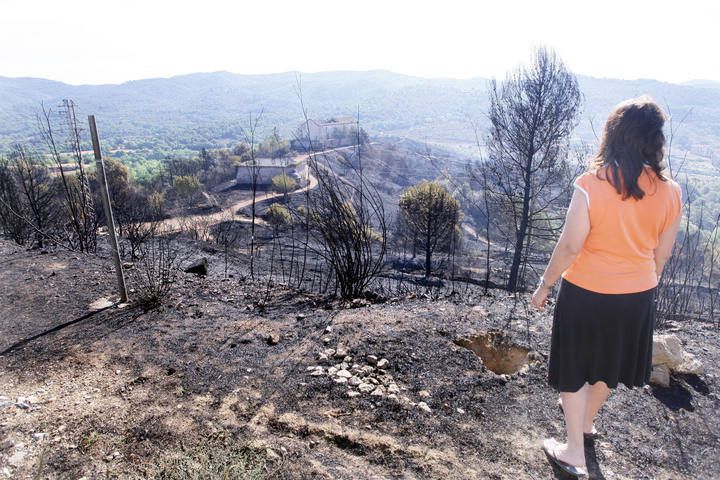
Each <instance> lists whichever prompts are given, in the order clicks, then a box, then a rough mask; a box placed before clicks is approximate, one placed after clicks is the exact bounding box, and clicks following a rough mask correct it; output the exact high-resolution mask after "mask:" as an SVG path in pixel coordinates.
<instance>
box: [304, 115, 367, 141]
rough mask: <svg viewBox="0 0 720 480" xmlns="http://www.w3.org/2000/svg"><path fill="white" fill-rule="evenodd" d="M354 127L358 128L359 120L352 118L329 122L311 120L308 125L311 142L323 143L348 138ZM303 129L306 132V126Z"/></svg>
mask: <svg viewBox="0 0 720 480" xmlns="http://www.w3.org/2000/svg"><path fill="white" fill-rule="evenodd" d="M354 127H357V120H356V119H354V118H352V117H336V118H332V119H330V120H328V121H327V122H318V121H317V120H312V119H310V120H308V123H307V130H308V132H309V134H310V140H311V141H312V142H321V143H327V142H329V141H332V140H333V139H335V138H337V137H346V136H347V135H349V134H350V129H351V128H354ZM301 128H302V129H303V130H305V125H302V126H301Z"/></svg>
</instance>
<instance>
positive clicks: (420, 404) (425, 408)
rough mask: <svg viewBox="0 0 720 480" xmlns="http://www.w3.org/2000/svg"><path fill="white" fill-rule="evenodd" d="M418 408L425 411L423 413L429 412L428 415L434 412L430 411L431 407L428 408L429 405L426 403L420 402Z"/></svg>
mask: <svg viewBox="0 0 720 480" xmlns="http://www.w3.org/2000/svg"><path fill="white" fill-rule="evenodd" d="M417 407H418V408H419V409H420V410H423V411H425V412H427V413H430V412H432V410H430V407H429V406H428V404H427V403H425V402H418V404H417Z"/></svg>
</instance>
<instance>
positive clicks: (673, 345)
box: [650, 335, 703, 387]
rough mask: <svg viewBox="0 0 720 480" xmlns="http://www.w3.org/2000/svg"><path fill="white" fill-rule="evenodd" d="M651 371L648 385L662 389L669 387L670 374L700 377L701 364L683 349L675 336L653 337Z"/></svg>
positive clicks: (701, 371)
mask: <svg viewBox="0 0 720 480" xmlns="http://www.w3.org/2000/svg"><path fill="white" fill-rule="evenodd" d="M652 365H653V370H652V374H651V376H650V383H653V384H655V385H660V386H663V387H668V386H670V373H680V374H691V375H701V374H702V373H703V367H702V364H701V363H700V361H699V360H698V359H696V358H695V356H694V355H693V354H691V353H688V352H686V351H685V350H684V349H683V346H682V342H681V341H680V339H679V338H678V337H677V336H676V335H655V336H654V337H653V352H652Z"/></svg>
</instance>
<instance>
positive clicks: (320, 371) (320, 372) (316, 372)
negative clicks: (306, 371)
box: [310, 368, 325, 377]
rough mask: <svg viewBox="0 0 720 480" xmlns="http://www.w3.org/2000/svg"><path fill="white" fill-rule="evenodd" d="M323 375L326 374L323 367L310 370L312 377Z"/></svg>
mask: <svg viewBox="0 0 720 480" xmlns="http://www.w3.org/2000/svg"><path fill="white" fill-rule="evenodd" d="M321 375H325V370H323V369H322V368H317V369H315V370H313V371H312V372H310V376H311V377H319V376H321Z"/></svg>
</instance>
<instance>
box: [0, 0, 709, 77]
mask: <svg viewBox="0 0 720 480" xmlns="http://www.w3.org/2000/svg"><path fill="white" fill-rule="evenodd" d="M718 19H720V2H711V1H704V0H688V1H685V2H676V1H666V0H662V1H655V2H651V1H645V0H642V1H628V0H625V1H618V0H607V1H604V2H586V1H570V0H562V1H561V0H557V1H545V2H540V1H517V0H516V1H505V2H503V3H502V5H500V2H479V1H476V2H468V1H460V0H447V1H444V2H442V3H439V2H428V1H407V0H395V1H393V0H389V1H384V2H383V1H379V0H365V1H363V2H356V3H350V2H339V1H328V0H305V1H297V0H296V1H291V0H283V1H281V0H262V1H234V2H230V1H221V0H205V1H203V2H186V1H174V2H170V1H167V0H156V1H153V0H143V1H140V0H125V1H118V0H105V1H102V2H98V1H90V0H68V1H64V2H59V1H52V0H0V75H2V76H9V77H42V78H49V79H53V80H60V81H64V82H66V83H71V84H101V83H121V82H124V81H128V80H134V79H141V78H154V77H168V76H174V75H181V74H186V73H194V72H211V71H221V70H222V71H230V72H234V73H240V74H263V73H276V72H286V71H302V72H320V71H338V70H350V71H364V70H378V69H383V70H390V71H393V72H397V73H402V74H407V75H414V76H420V77H430V78H440V77H442V78H471V77H495V78H502V77H504V75H505V72H506V71H508V70H511V69H513V68H515V67H516V66H517V65H519V64H520V63H522V62H525V61H527V60H528V59H529V57H530V54H531V52H532V49H533V48H534V47H535V46H538V45H545V46H548V47H551V48H554V49H555V50H556V51H557V52H558V53H559V54H560V56H561V57H562V59H563V60H564V61H565V62H566V64H567V65H568V67H569V68H570V69H571V70H572V71H573V72H575V73H577V74H582V75H589V76H594V77H607V78H620V79H636V78H648V79H649V78H652V79H656V80H661V81H667V82H675V83H678V82H683V81H688V80H694V79H707V80H714V81H720V62H719V61H717V60H716V55H715V52H714V51H713V50H714V49H715V48H717V46H718V45H720V42H719V41H718V40H719V38H718V34H717V33H716V32H717V30H716V28H717V27H716V22H717V20H718Z"/></svg>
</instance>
